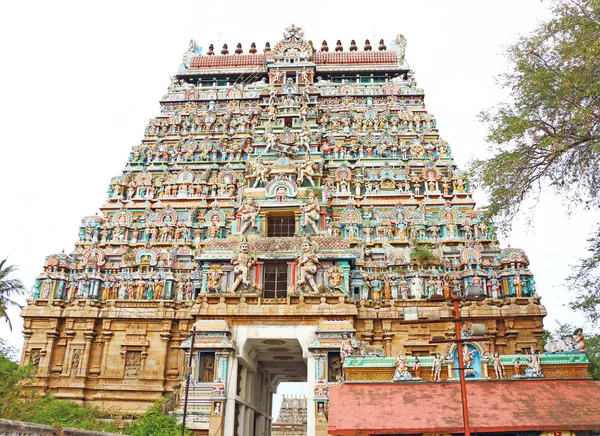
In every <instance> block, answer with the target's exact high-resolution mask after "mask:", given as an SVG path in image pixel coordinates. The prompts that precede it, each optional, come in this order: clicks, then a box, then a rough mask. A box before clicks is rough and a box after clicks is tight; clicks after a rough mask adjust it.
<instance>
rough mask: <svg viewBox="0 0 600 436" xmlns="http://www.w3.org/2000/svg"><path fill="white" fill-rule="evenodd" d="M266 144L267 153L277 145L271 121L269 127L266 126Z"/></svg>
mask: <svg viewBox="0 0 600 436" xmlns="http://www.w3.org/2000/svg"><path fill="white" fill-rule="evenodd" d="M265 142H266V143H267V146H266V147H265V153H268V152H269V151H270V150H271V148H272V147H273V146H274V145H275V143H276V139H275V134H274V133H273V127H272V125H271V121H267V125H266V126H265Z"/></svg>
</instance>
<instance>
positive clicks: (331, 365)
mask: <svg viewBox="0 0 600 436" xmlns="http://www.w3.org/2000/svg"><path fill="white" fill-rule="evenodd" d="M338 375H339V376H341V375H342V361H341V356H340V352H339V351H329V352H328V353H327V381H328V382H329V383H335V382H336V381H337V377H338Z"/></svg>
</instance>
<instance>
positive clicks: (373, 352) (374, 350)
mask: <svg viewBox="0 0 600 436" xmlns="http://www.w3.org/2000/svg"><path fill="white" fill-rule="evenodd" d="M358 348H359V349H360V355H361V356H380V357H383V356H385V351H384V350H383V347H382V346H380V345H369V344H367V343H366V342H365V341H358Z"/></svg>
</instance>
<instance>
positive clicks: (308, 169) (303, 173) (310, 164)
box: [298, 155, 315, 187]
mask: <svg viewBox="0 0 600 436" xmlns="http://www.w3.org/2000/svg"><path fill="white" fill-rule="evenodd" d="M314 165H315V162H314V161H313V160H312V158H311V157H310V155H308V156H306V159H305V160H304V161H302V162H301V163H300V165H299V166H298V185H300V184H301V183H302V182H303V181H304V179H307V180H308V181H309V182H310V184H311V186H312V187H314V186H315V181H314V180H313V176H314V175H315V168H314Z"/></svg>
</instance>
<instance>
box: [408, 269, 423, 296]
mask: <svg viewBox="0 0 600 436" xmlns="http://www.w3.org/2000/svg"><path fill="white" fill-rule="evenodd" d="M410 292H411V294H412V296H413V297H414V298H416V299H419V298H423V280H422V279H421V277H419V273H417V274H416V275H415V276H414V278H413V279H412V280H411V282H410Z"/></svg>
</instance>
